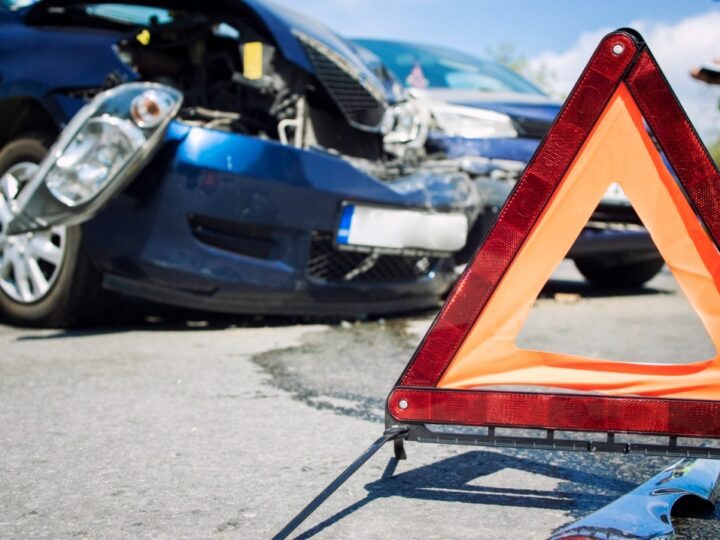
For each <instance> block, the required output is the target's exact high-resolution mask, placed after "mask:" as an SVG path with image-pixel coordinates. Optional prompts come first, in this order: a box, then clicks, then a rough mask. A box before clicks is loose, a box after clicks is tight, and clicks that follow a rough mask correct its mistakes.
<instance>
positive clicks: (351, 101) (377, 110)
mask: <svg viewBox="0 0 720 540" xmlns="http://www.w3.org/2000/svg"><path fill="white" fill-rule="evenodd" d="M295 35H296V36H297V38H298V39H299V40H300V42H301V43H302V45H303V47H304V49H305V52H306V54H307V55H308V58H309V59H310V62H311V63H312V65H313V67H314V68H315V71H316V72H317V76H318V79H320V82H321V83H322V85H323V86H324V87H325V90H327V92H328V94H330V96H331V97H332V98H333V99H334V100H335V102H336V103H337V105H338V107H339V108H340V111H341V112H342V113H343V115H344V116H345V118H346V119H347V121H348V122H350V123H351V124H352V125H354V126H355V127H359V128H364V129H373V130H374V129H377V128H378V127H379V126H380V123H381V122H382V120H383V116H384V115H385V99H384V97H383V96H382V94H381V93H380V91H378V90H377V89H375V88H373V87H372V86H371V85H370V84H369V83H368V82H366V81H363V80H362V79H361V77H360V75H359V74H358V73H357V69H356V68H355V67H353V66H352V64H350V63H349V62H348V61H347V60H345V59H344V58H343V57H342V56H340V55H338V54H337V53H335V52H334V51H332V49H330V48H329V47H327V46H325V45H324V44H322V43H320V42H319V41H317V40H316V39H313V38H311V37H310V36H308V35H306V34H303V33H302V32H298V31H296V32H295Z"/></svg>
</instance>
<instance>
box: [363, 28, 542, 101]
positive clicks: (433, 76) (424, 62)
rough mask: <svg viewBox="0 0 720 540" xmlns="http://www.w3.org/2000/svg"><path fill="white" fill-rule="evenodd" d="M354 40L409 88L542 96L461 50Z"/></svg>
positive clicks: (506, 71)
mask: <svg viewBox="0 0 720 540" xmlns="http://www.w3.org/2000/svg"><path fill="white" fill-rule="evenodd" d="M355 41H356V43H358V44H360V45H362V46H363V47H366V48H368V49H370V50H371V51H372V52H374V53H375V54H376V55H377V56H379V57H380V58H381V59H382V61H383V63H384V64H385V65H386V66H387V67H388V68H389V69H390V71H392V72H393V73H395V75H397V77H398V78H399V79H400V80H401V81H402V82H403V83H404V84H405V85H406V86H408V87H415V88H449V89H456V90H479V91H481V92H495V93H499V92H517V93H521V94H536V95H537V94H539V95H543V92H542V90H540V89H539V88H537V87H536V86H535V85H533V84H532V83H531V82H530V81H527V80H526V79H524V78H523V77H521V76H520V75H518V74H517V73H515V72H513V71H511V70H509V69H507V68H505V67H503V66H501V65H500V64H497V63H495V62H490V61H487V60H480V59H479V58H475V57H473V56H470V55H467V54H463V53H461V52H458V51H453V50H450V49H444V48H442V47H431V46H426V45H413V44H410V43H398V42H393V41H379V40H373V39H358V40H355Z"/></svg>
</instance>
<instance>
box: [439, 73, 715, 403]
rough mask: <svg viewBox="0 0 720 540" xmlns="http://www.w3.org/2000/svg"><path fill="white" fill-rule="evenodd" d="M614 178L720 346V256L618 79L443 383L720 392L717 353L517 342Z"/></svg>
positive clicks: (711, 395) (695, 394)
mask: <svg viewBox="0 0 720 540" xmlns="http://www.w3.org/2000/svg"><path fill="white" fill-rule="evenodd" d="M614 182H617V183H618V184H620V185H621V186H622V188H623V189H624V191H625V193H626V194H627V196H628V198H629V199H630V201H631V203H632V204H633V207H634V208H635V210H636V211H637V213H638V215H639V216H640V219H641V220H642V222H643V224H644V225H645V226H646V228H647V229H648V231H649V233H650V235H651V237H652V239H653V241H654V242H655V244H656V246H657V247H658V249H659V251H660V253H661V254H662V256H663V258H664V259H665V261H666V263H667V264H668V267H669V268H670V270H671V271H672V273H673V275H674V276H675V278H676V279H677V281H678V284H679V285H680V287H681V289H682V291H683V292H684V294H685V295H686V297H687V299H688V301H689V302H690V305H691V306H692V307H693V308H694V309H695V311H696V312H697V314H698V316H699V318H700V320H701V322H702V324H703V326H704V327H705V329H706V331H707V333H708V335H709V337H710V339H711V341H712V343H713V345H714V346H715V349H716V350H720V294H719V293H718V291H719V290H720V286H719V285H720V284H719V283H718V282H717V281H716V280H715V279H714V278H713V276H720V254H718V250H717V249H716V247H715V245H714V243H713V241H712V240H711V239H710V237H709V236H708V234H707V232H706V231H705V229H704V227H703V226H702V224H701V223H700V221H699V220H698V218H697V217H696V215H695V213H694V211H693V209H692V208H691V206H690V204H689V203H688V202H687V199H686V197H685V195H684V193H683V192H682V191H681V189H680V188H679V186H678V185H677V183H676V181H675V179H674V178H673V176H672V175H671V174H670V172H669V171H668V170H667V168H666V166H665V164H664V163H663V160H662V158H661V156H660V154H659V153H658V151H657V150H656V148H655V145H654V144H653V142H652V140H651V139H650V137H649V135H648V133H647V131H646V130H645V127H644V124H643V119H642V115H641V113H640V111H639V110H638V107H637V105H636V104H635V102H634V100H633V98H632V96H631V95H630V93H629V91H628V90H627V88H626V87H625V85H624V84H621V85H620V86H619V87H618V89H617V90H616V92H615V94H614V95H613V97H612V98H611V100H610V102H609V104H608V106H607V107H606V108H605V110H604V112H603V114H602V116H601V117H600V119H599V120H598V122H597V124H596V125H595V127H594V128H593V130H592V132H591V133H590V136H589V137H588V139H587V140H586V141H585V143H584V145H583V147H582V149H581V151H580V152H579V153H578V155H577V156H576V158H575V159H574V161H573V163H572V165H571V167H570V169H569V170H568V172H567V173H566V174H565V177H564V178H563V180H562V182H561V184H560V187H559V188H558V190H556V192H555V194H554V195H553V197H552V199H551V201H550V203H549V204H548V206H547V207H546V208H545V210H544V212H543V214H542V216H541V217H540V219H539V220H538V222H537V223H536V224H535V226H534V227H533V230H532V232H531V234H530V236H529V237H528V238H527V240H526V241H525V243H524V244H523V246H522V248H521V250H520V252H519V253H518V254H517V256H516V257H515V259H514V260H513V262H512V264H511V266H510V268H509V269H508V271H507V272H506V274H505V275H504V276H503V278H502V280H501V281H500V283H499V285H498V287H497V288H496V290H495V291H494V292H493V295H492V297H491V298H490V300H489V301H488V303H487V305H486V306H485V309H484V310H483V313H482V315H481V316H480V317H479V318H478V319H477V321H476V322H475V324H474V326H473V327H472V328H471V330H470V332H469V333H468V335H467V336H466V338H465V340H464V341H463V343H462V345H461V346H460V348H459V349H458V351H457V353H456V354H455V356H454V357H453V359H452V361H451V362H450V364H449V365H448V367H447V369H446V370H445V372H444V374H443V376H442V377H441V379H440V381H439V383H438V384H437V387H438V388H447V389H471V388H482V387H487V386H500V385H502V386H505V385H519V386H542V387H549V388H564V389H569V390H574V391H585V392H600V393H602V394H607V395H640V396H653V397H673V398H689V399H718V397H720V358H719V357H718V356H717V355H716V356H715V357H714V358H711V359H708V360H705V361H702V362H694V363H690V364H687V363H683V364H651V363H627V362H613V361H610V360H598V359H592V358H585V357H581V356H574V355H565V354H557V353H551V352H544V351H534V350H527V349H521V348H519V347H518V346H517V345H516V340H517V337H518V335H519V334H520V331H521V330H522V328H523V325H524V323H525V321H526V319H527V316H528V314H529V312H530V309H531V308H532V305H533V303H534V301H535V299H536V298H537V296H538V295H539V294H540V291H541V290H542V288H543V286H544V285H545V283H546V282H547V280H548V279H549V278H550V276H551V275H552V273H553V271H554V270H555V268H556V267H557V265H558V264H559V263H560V262H561V261H562V259H563V258H564V257H565V255H566V254H567V252H568V251H569V249H570V247H571V246H572V244H573V242H574V241H575V239H576V238H577V236H578V234H579V233H580V231H581V230H582V229H583V227H584V226H585V225H586V224H587V222H588V220H589V219H590V217H591V215H592V213H593V211H594V209H595V208H596V206H597V204H598V203H599V202H600V200H601V199H602V197H603V195H604V194H605V192H606V191H607V189H608V187H609V186H610V185H611V184H612V183H614ZM640 346H642V344H638V347H640Z"/></svg>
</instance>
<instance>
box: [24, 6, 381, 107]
mask: <svg viewBox="0 0 720 540" xmlns="http://www.w3.org/2000/svg"><path fill="white" fill-rule="evenodd" d="M126 2H127V0H104V1H103V3H104V4H123V3H126ZM77 3H79V2H78V0H40V1H39V2H36V3H35V4H33V5H32V7H29V8H26V9H24V10H19V11H18V12H17V13H18V14H20V15H24V14H25V13H32V12H33V11H34V10H36V9H43V8H45V7H50V6H62V5H72V4H77ZM135 3H137V4H142V5H148V6H157V7H161V8H166V9H183V8H185V9H190V8H197V9H200V10H202V9H203V8H204V7H205V6H206V5H207V3H206V2H203V1H198V0H145V1H142V0H136V2H135ZM213 3H214V4H215V5H216V6H218V7H220V8H221V9H224V10H227V11H228V12H232V11H235V10H238V11H247V9H250V10H251V11H253V12H254V13H255V14H256V15H257V16H258V18H259V19H260V20H261V21H262V22H263V23H264V24H265V25H266V26H267V28H268V30H269V31H270V33H271V34H272V36H273V38H274V39H275V41H276V43H277V46H278V48H279V49H280V51H281V52H282V54H283V56H284V57H285V58H286V59H287V60H288V61H290V62H292V63H294V64H296V65H297V66H299V67H300V68H302V69H304V70H305V71H308V72H310V73H311V74H313V75H316V71H315V68H314V67H313V65H312V63H311V62H310V60H309V59H308V57H307V55H306V54H305V51H304V49H303V46H302V44H301V43H300V41H299V40H298V38H297V37H296V36H295V35H294V34H293V32H294V31H297V32H302V33H303V34H305V35H307V36H310V37H311V38H313V39H315V40H316V41H319V42H321V43H322V44H323V45H325V46H327V47H328V48H329V49H331V50H332V51H333V52H335V53H336V54H338V55H339V56H341V57H343V58H344V59H345V60H346V61H347V62H348V63H349V64H350V65H352V67H353V68H355V69H356V70H357V74H358V76H359V77H360V78H361V79H362V80H364V81H366V82H368V83H369V84H372V85H373V86H375V87H376V88H377V89H378V91H379V92H381V93H385V89H384V86H383V84H382V82H381V81H380V80H379V79H378V77H377V76H376V75H375V74H374V73H373V72H372V70H371V69H370V68H369V67H368V66H367V65H366V64H365V62H363V60H362V59H361V58H360V57H359V56H358V55H357V53H356V52H355V50H354V48H353V47H352V46H351V45H350V44H349V43H348V42H347V41H346V40H345V39H344V38H342V37H340V36H339V35H338V34H336V33H335V32H333V31H332V30H331V29H330V28H328V27H327V26H325V25H324V24H323V23H321V22H320V21H317V20H314V19H311V18H309V17H305V16H303V15H301V14H300V13H297V12H295V11H293V10H291V9H287V8H285V7H282V6H278V5H276V4H273V3H271V2H264V1H262V0H220V1H216V2H213Z"/></svg>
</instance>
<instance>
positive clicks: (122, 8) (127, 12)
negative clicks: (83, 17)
mask: <svg viewBox="0 0 720 540" xmlns="http://www.w3.org/2000/svg"><path fill="white" fill-rule="evenodd" d="M85 12H86V13H87V14H88V15H92V16H94V17H100V18H103V19H109V20H111V21H115V22H119V23H128V24H136V25H145V24H150V23H151V22H157V23H164V22H170V21H172V16H171V15H170V12H169V11H168V10H167V9H160V8H155V7H148V6H137V5H133V4H89V5H87V7H86V8H85Z"/></svg>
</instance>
